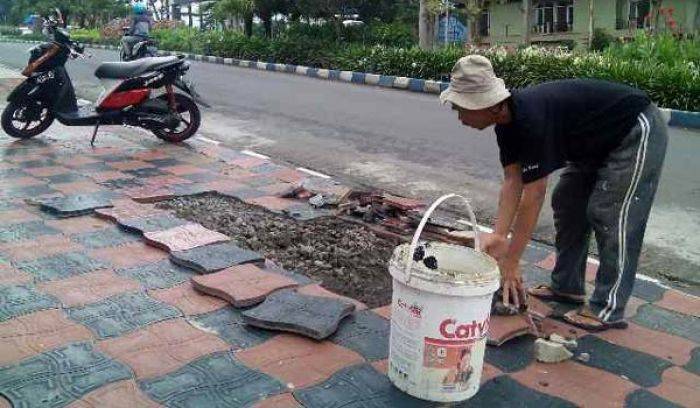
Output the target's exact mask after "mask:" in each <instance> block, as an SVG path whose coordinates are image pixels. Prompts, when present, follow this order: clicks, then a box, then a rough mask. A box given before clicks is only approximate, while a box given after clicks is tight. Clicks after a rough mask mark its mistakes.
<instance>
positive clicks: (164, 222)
mask: <svg viewBox="0 0 700 408" xmlns="http://www.w3.org/2000/svg"><path fill="white" fill-rule="evenodd" d="M118 222H119V226H120V227H121V228H122V229H124V230H126V231H129V232H133V233H138V234H143V233H144V232H156V231H165V230H167V229H170V228H173V227H178V226H180V225H185V224H187V223H188V222H187V221H186V220H183V219H180V218H177V217H175V216H174V215H165V216H156V217H145V218H132V219H128V220H122V219H120V220H118Z"/></svg>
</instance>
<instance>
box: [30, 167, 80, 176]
mask: <svg viewBox="0 0 700 408" xmlns="http://www.w3.org/2000/svg"><path fill="white" fill-rule="evenodd" d="M23 171H24V172H25V173H27V174H31V175H32V176H34V177H51V176H57V175H62V174H67V173H70V172H71V170H70V169H68V168H66V167H63V166H46V167H31V168H25V169H24V170H23Z"/></svg>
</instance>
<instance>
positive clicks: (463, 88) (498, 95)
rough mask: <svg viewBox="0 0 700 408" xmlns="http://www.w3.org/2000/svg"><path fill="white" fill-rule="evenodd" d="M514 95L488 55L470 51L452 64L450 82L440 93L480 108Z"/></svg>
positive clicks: (443, 100) (443, 99)
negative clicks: (469, 53)
mask: <svg viewBox="0 0 700 408" xmlns="http://www.w3.org/2000/svg"><path fill="white" fill-rule="evenodd" d="M508 97H510V92H508V89H506V85H505V83H504V82H503V80H502V79H501V78H497V77H496V74H494V73H493V66H492V65H491V61H489V60H488V58H486V57H484V56H481V55H467V56H466V57H462V58H460V59H459V61H457V63H456V64H455V66H454V68H452V79H451V81H450V86H449V87H448V88H447V89H445V90H444V91H443V92H442V93H441V94H440V102H441V103H442V104H443V105H444V104H446V103H447V102H452V103H453V104H455V105H457V106H459V107H461V108H464V109H468V110H480V109H486V108H490V107H491V106H495V105H497V104H498V103H500V102H503V101H504V100H506V99H507V98H508Z"/></svg>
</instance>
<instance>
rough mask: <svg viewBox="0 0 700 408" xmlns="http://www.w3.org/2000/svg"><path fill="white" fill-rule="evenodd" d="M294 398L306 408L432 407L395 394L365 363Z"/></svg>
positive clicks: (387, 381) (403, 395)
mask: <svg viewBox="0 0 700 408" xmlns="http://www.w3.org/2000/svg"><path fill="white" fill-rule="evenodd" d="M294 398H296V400H297V401H299V402H301V403H302V405H303V406H304V407H306V408H340V407H343V408H370V407H371V408H375V407H376V408H382V407H386V408H390V407H401V408H413V407H431V406H434V405H435V404H434V403H430V402H426V401H421V400H419V399H416V398H413V397H411V396H409V395H408V394H405V393H403V392H401V391H399V389H398V388H395V387H394V386H393V385H392V384H391V382H390V381H389V379H388V378H387V377H386V376H385V375H382V374H380V373H378V372H377V371H376V370H375V369H374V368H372V366H371V365H369V364H360V365H355V366H352V367H348V368H345V369H343V370H341V371H339V372H337V373H336V374H335V375H333V376H332V377H331V378H330V379H329V380H328V381H326V382H324V383H322V384H319V385H317V386H315V387H309V388H306V389H303V390H298V391H294ZM483 406H488V405H483Z"/></svg>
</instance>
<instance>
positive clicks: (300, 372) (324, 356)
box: [236, 334, 363, 389]
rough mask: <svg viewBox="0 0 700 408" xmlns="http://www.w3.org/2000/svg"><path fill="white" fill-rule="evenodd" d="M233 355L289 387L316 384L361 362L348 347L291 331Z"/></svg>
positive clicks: (360, 358) (294, 387)
mask: <svg viewBox="0 0 700 408" xmlns="http://www.w3.org/2000/svg"><path fill="white" fill-rule="evenodd" d="M236 357H237V358H238V359H239V360H240V361H241V362H242V363H244V364H245V365H246V366H248V367H251V368H253V369H256V370H259V371H261V372H263V373H265V374H267V375H269V376H271V377H274V378H277V379H278V380H280V381H282V382H284V383H285V384H287V387H288V388H290V389H297V388H305V387H308V386H311V385H313V384H317V383H319V382H321V381H325V380H326V379H328V377H330V376H331V375H333V374H334V373H335V372H337V371H338V370H340V369H342V368H345V367H348V366H351V365H354V364H359V363H361V362H363V359H362V357H361V356H360V355H359V354H357V353H355V352H353V351H351V350H348V349H346V348H343V347H340V346H337V345H335V344H333V343H330V342H317V341H315V340H311V339H307V338H304V337H301V336H297V335H293V334H281V335H279V336H275V337H273V338H272V339H270V340H268V341H267V342H265V343H263V344H261V345H259V346H255V347H252V348H249V349H245V350H241V351H239V352H238V353H236Z"/></svg>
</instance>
